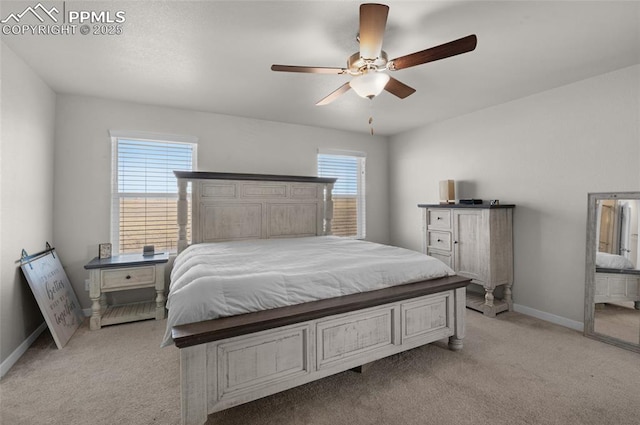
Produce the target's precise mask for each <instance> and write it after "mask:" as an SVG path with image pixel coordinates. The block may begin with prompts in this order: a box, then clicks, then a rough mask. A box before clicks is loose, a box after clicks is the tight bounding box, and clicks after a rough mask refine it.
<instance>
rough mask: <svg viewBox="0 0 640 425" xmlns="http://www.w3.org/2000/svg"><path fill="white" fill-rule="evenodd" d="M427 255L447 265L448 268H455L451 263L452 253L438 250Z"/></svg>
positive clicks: (428, 251) (429, 251)
mask: <svg viewBox="0 0 640 425" xmlns="http://www.w3.org/2000/svg"><path fill="white" fill-rule="evenodd" d="M427 255H429V256H431V257H433V258H437V259H438V260H440V261H442V262H443V263H445V264H446V265H447V266H449V267H451V268H453V262H452V261H451V252H444V251H436V250H431V249H429V250H427Z"/></svg>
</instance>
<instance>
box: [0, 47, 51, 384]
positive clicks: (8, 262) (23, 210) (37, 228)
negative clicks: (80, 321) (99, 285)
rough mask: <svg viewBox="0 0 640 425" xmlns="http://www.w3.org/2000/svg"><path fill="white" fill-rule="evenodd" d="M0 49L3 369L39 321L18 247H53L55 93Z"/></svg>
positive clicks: (0, 339) (31, 249) (0, 352)
mask: <svg viewBox="0 0 640 425" xmlns="http://www.w3.org/2000/svg"><path fill="white" fill-rule="evenodd" d="M0 49H1V58H2V60H1V61H0V62H2V74H1V75H2V81H1V84H2V89H1V103H0V105H1V108H2V109H1V115H2V130H1V133H0V134H1V138H2V144H1V149H2V150H1V154H0V157H1V159H0V249H1V251H0V252H1V254H2V255H1V257H0V258H1V260H0V279H1V280H0V363H3V371H5V369H6V368H5V367H4V365H5V364H6V363H5V361H7V360H8V359H9V357H11V355H12V354H14V353H15V351H16V349H18V347H19V346H20V345H21V344H22V343H23V342H24V341H25V340H26V339H27V338H28V337H29V336H30V335H31V334H33V333H34V332H35V331H36V329H37V328H39V326H40V325H41V324H42V323H43V322H44V319H43V317H42V315H41V314H40V310H39V309H38V305H37V303H36V301H35V298H34V297H33V294H32V293H31V289H29V285H28V284H27V281H26V280H25V279H24V277H23V275H22V272H21V271H20V268H19V267H18V266H17V265H16V264H15V261H16V260H17V259H18V258H20V253H21V251H22V249H25V250H26V251H27V252H29V253H35V252H39V251H42V250H43V249H45V242H47V241H48V242H50V243H51V244H53V245H54V246H55V240H54V239H53V213H52V209H53V143H54V139H53V135H54V122H55V109H54V107H55V94H54V93H53V91H51V89H50V88H49V87H48V86H47V85H46V84H45V83H44V82H43V81H42V80H41V79H40V78H39V77H38V76H37V75H36V74H34V73H33V71H32V70H31V68H29V67H28V66H27V65H26V64H25V63H24V62H23V61H22V59H20V58H19V57H18V56H16V55H15V53H14V52H13V51H12V50H11V49H9V48H8V47H7V46H6V45H5V44H4V43H0ZM25 349H26V347H25ZM9 360H10V359H9ZM9 366H10V365H9Z"/></svg>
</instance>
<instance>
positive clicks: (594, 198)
mask: <svg viewBox="0 0 640 425" xmlns="http://www.w3.org/2000/svg"><path fill="white" fill-rule="evenodd" d="M639 212H640V193H610V194H590V195H589V223H588V225H587V229H588V233H587V241H588V246H587V276H586V277H587V279H586V282H587V288H586V291H585V293H586V298H587V299H586V302H585V334H586V335H588V336H592V337H598V338H599V339H602V340H604V341H606V342H611V343H613V344H616V345H619V346H622V347H625V348H631V349H634V350H636V351H640V257H639V255H640V245H639V243H640V242H639V241H638V228H639V223H640V214H639Z"/></svg>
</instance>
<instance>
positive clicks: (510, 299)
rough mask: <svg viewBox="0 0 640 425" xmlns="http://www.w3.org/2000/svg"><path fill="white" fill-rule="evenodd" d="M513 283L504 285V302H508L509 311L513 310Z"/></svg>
mask: <svg viewBox="0 0 640 425" xmlns="http://www.w3.org/2000/svg"><path fill="white" fill-rule="evenodd" d="M511 285H512V284H511V283H508V284H506V285H505V286H504V302H506V303H507V306H508V307H509V311H513V295H512V292H511Z"/></svg>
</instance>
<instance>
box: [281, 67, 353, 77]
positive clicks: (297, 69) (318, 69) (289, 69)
mask: <svg viewBox="0 0 640 425" xmlns="http://www.w3.org/2000/svg"><path fill="white" fill-rule="evenodd" d="M271 70H272V71H282V72H306V73H310V74H338V75H339V74H344V73H346V72H347V70H346V69H344V68H331V67H326V66H293V65H271Z"/></svg>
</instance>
